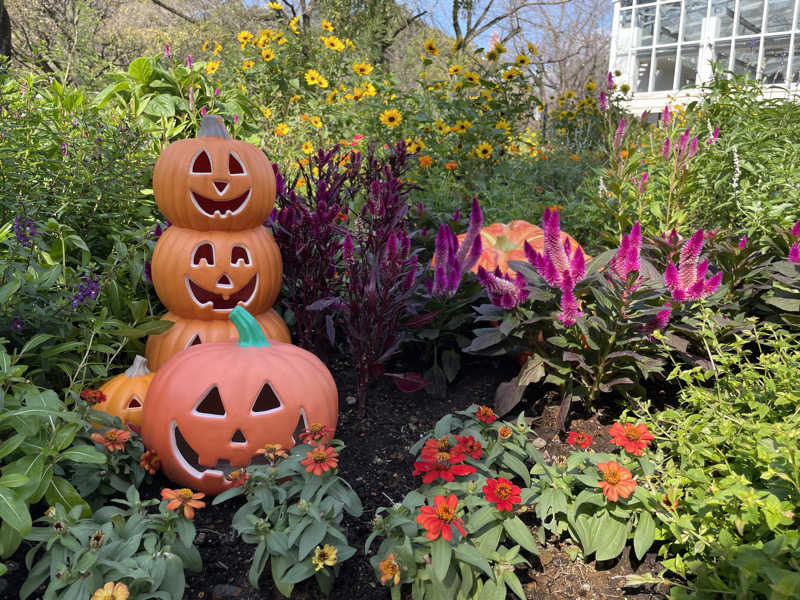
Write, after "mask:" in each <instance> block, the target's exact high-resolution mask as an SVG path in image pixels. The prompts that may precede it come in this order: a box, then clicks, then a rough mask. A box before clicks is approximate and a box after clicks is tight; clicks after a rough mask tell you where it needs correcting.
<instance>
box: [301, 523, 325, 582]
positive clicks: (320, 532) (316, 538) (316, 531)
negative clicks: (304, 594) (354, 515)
mask: <svg viewBox="0 0 800 600" xmlns="http://www.w3.org/2000/svg"><path fill="white" fill-rule="evenodd" d="M327 531H328V526H327V525H326V524H325V522H324V521H319V520H317V521H314V522H313V523H312V524H311V526H310V527H307V528H306V530H305V531H304V532H303V535H301V536H300V545H299V551H298V560H303V559H304V558H305V557H306V556H308V555H309V554H310V553H311V551H312V550H313V549H314V548H315V547H317V546H318V545H319V544H320V542H322V540H323V539H324V538H325V533H326V532H327ZM298 581H301V580H298ZM294 583H296V582H294Z"/></svg>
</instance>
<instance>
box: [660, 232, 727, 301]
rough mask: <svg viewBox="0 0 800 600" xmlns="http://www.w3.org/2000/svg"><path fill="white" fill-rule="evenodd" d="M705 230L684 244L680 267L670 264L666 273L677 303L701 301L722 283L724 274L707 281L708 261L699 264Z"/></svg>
mask: <svg viewBox="0 0 800 600" xmlns="http://www.w3.org/2000/svg"><path fill="white" fill-rule="evenodd" d="M703 239H704V236H703V230H702V229H698V230H697V232H696V233H695V234H694V235H693V236H692V237H691V238H689V240H688V241H686V242H685V243H684V244H683V247H682V248H681V254H680V259H679V261H678V266H677V267H676V266H675V263H672V262H670V263H669V264H668V265H667V269H666V271H665V272H664V283H665V284H666V286H667V288H669V290H670V292H672V299H673V300H675V301H676V302H683V301H684V300H699V299H700V298H703V297H705V296H708V295H710V294H713V293H714V292H715V291H716V290H717V288H718V287H719V285H720V283H721V282H722V273H721V272H720V273H717V274H716V275H714V276H713V277H711V278H710V279H708V280H706V275H707V274H708V259H705V260H703V261H702V262H698V261H699V259H700V251H701V250H702V249H703Z"/></svg>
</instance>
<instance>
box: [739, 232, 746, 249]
mask: <svg viewBox="0 0 800 600" xmlns="http://www.w3.org/2000/svg"><path fill="white" fill-rule="evenodd" d="M745 246H747V236H746V235H743V236H742V237H741V238H739V250H744V249H745Z"/></svg>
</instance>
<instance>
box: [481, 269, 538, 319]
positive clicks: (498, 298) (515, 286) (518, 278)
mask: <svg viewBox="0 0 800 600" xmlns="http://www.w3.org/2000/svg"><path fill="white" fill-rule="evenodd" d="M478 281H480V283H481V285H482V286H483V287H484V288H485V289H486V292H487V293H488V294H489V300H491V302H492V304H494V305H495V306H499V307H500V308H504V309H506V310H510V309H512V308H514V307H515V306H519V305H520V304H522V303H523V302H525V301H526V300H527V299H528V295H529V293H528V290H526V289H525V278H524V277H523V276H522V275H521V274H520V273H517V274H516V275H515V276H514V278H513V279H512V277H511V276H510V275H508V274H507V273H503V272H502V271H501V270H500V267H497V268H496V269H495V270H494V273H489V272H488V271H487V270H486V269H484V268H483V267H478Z"/></svg>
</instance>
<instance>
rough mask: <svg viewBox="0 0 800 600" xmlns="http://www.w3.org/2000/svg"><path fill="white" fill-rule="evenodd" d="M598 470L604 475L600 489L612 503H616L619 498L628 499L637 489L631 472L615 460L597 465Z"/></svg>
mask: <svg viewBox="0 0 800 600" xmlns="http://www.w3.org/2000/svg"><path fill="white" fill-rule="evenodd" d="M597 468H598V469H600V472H601V473H602V474H603V480H602V481H601V482H600V489H602V490H603V495H604V496H605V497H606V498H608V499H609V500H611V501H612V502H616V501H617V500H619V498H627V497H628V496H630V495H631V494H632V493H633V490H635V489H636V481H635V480H634V479H633V477H631V472H630V471H628V469H626V468H625V467H621V466H620V465H619V464H618V463H616V462H614V461H613V460H612V461H610V462H607V463H597Z"/></svg>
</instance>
